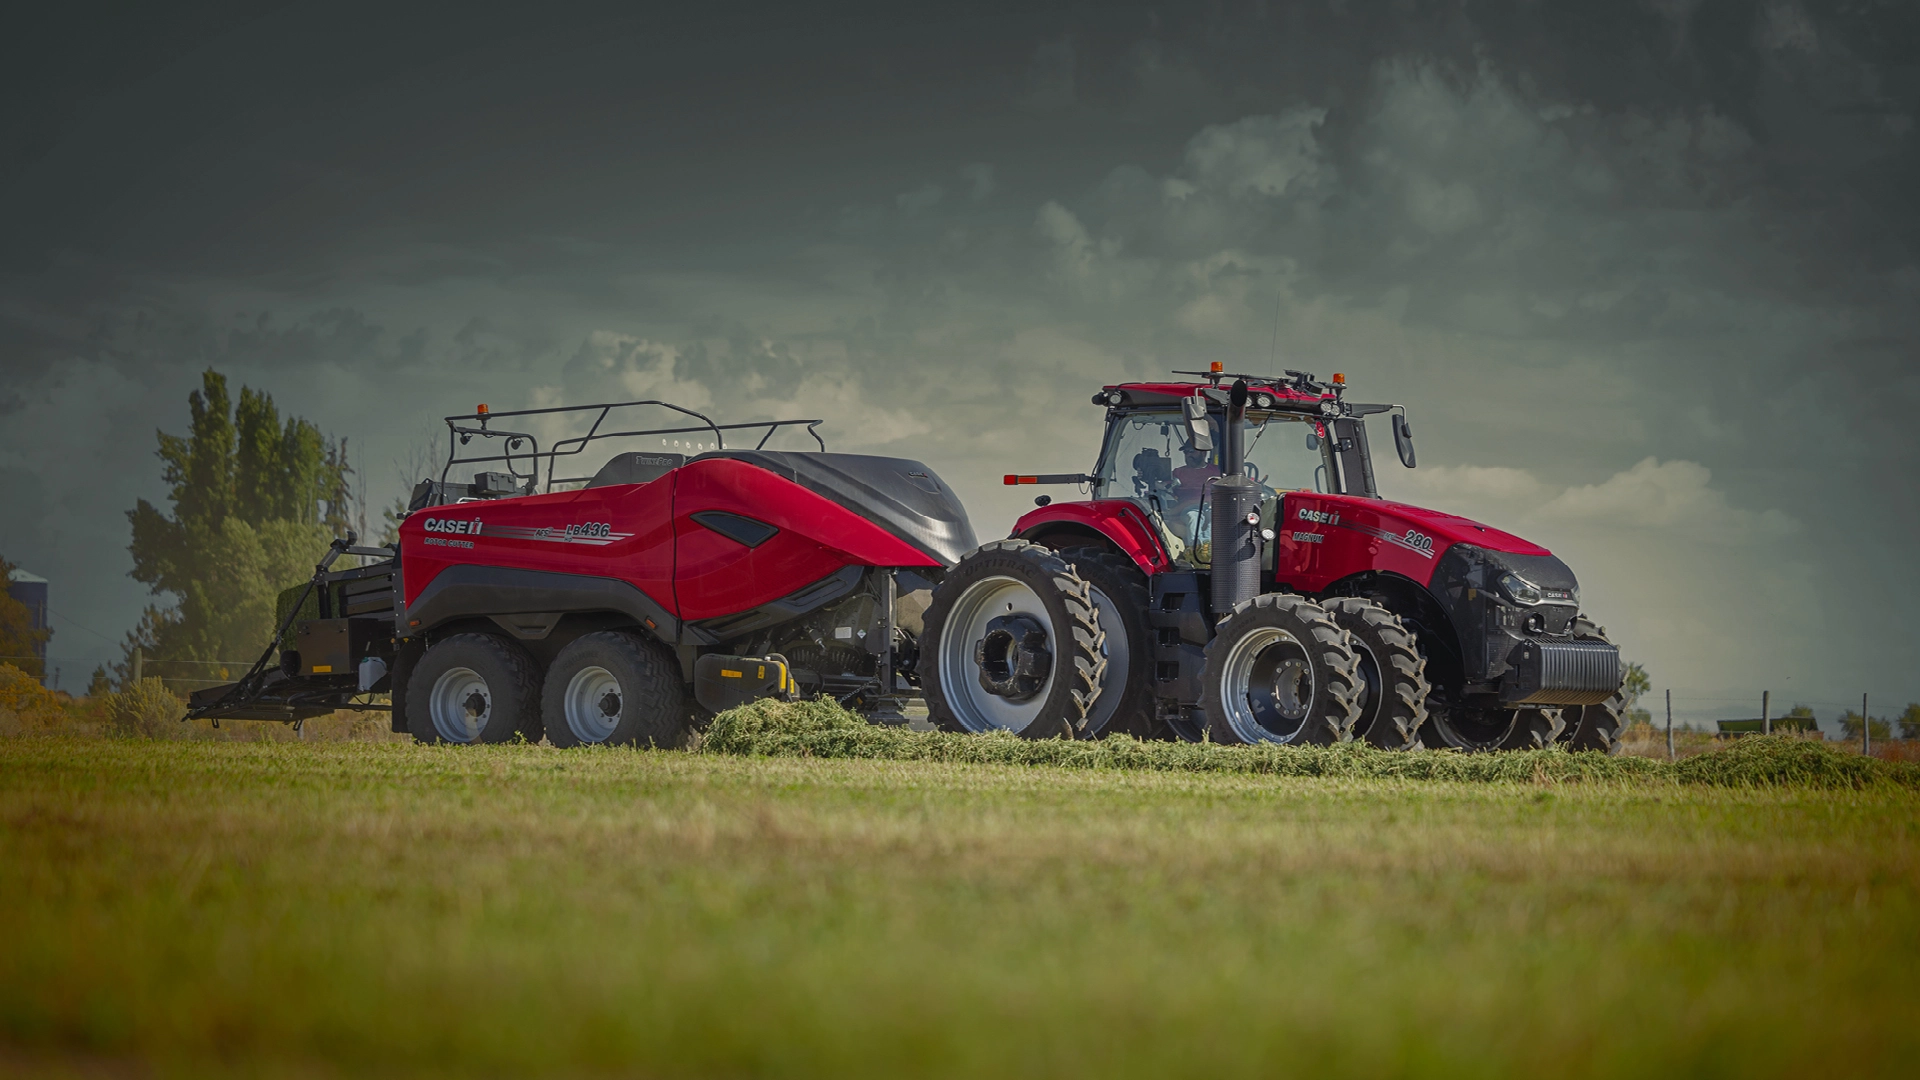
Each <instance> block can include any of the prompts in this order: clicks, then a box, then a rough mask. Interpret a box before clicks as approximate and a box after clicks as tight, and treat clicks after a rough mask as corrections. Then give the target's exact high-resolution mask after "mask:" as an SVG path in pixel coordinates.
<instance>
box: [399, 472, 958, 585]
mask: <svg viewBox="0 0 1920 1080" xmlns="http://www.w3.org/2000/svg"><path fill="white" fill-rule="evenodd" d="M702 510H725V511H728V512H730V513H735V514H740V515H743V516H745V517H750V518H753V519H754V520H756V521H763V522H766V523H767V524H769V525H773V526H775V527H776V528H778V529H779V530H780V531H779V532H777V533H775V534H774V535H773V536H772V537H771V538H769V539H768V540H766V541H764V542H763V543H761V544H759V545H757V546H755V547H751V548H750V547H748V546H746V545H745V544H743V543H741V542H739V541H737V540H733V539H729V538H728V537H725V536H722V535H720V534H719V533H716V532H714V531H713V530H711V529H708V528H706V527H705V526H703V525H701V524H700V523H699V522H697V521H695V520H693V518H692V515H693V514H696V513H698V512H700V511H702ZM400 544H401V565H402V567H403V568H404V569H403V571H402V577H403V578H404V583H405V594H406V600H407V602H408V603H412V602H413V601H414V600H415V599H417V598H418V597H419V595H420V593H421V590H423V589H425V588H426V587H427V585H428V584H429V583H430V582H432V581H433V579H434V578H435V577H438V576H439V574H440V572H441V571H442V570H445V569H446V568H447V567H448V566H452V565H455V564H459V563H471V564H478V565H482V566H503V567H514V568H517V569H524V570H544V571H549V572H553V573H562V574H585V575H589V576H593V577H607V578H617V579H619V580H622V581H627V582H631V583H632V584H633V585H635V586H637V587H638V588H639V589H640V590H641V591H642V592H644V593H646V594H647V595H648V596H650V597H652V598H653V599H654V601H655V602H657V603H659V604H660V606H662V607H664V608H666V609H667V610H668V611H669V612H672V613H673V614H674V615H675V616H677V617H679V618H682V619H708V618H715V617H718V616H722V615H732V614H736V613H738V612H741V611H746V610H747V609H749V608H754V607H758V606H759V605H761V604H764V603H767V602H769V601H772V600H778V599H779V598H781V597H783V596H786V595H787V594H789V593H791V592H793V591H795V590H796V589H799V588H801V587H802V586H805V585H808V584H811V583H813V582H815V581H818V580H820V579H821V578H823V577H826V576H827V575H828V574H831V573H833V572H834V571H836V570H839V569H840V568H841V567H843V566H849V565H860V566H894V567H932V566H939V565H940V564H939V563H938V562H937V561H936V560H934V559H933V558H931V557H930V556H928V555H925V554H923V553H921V552H920V551H919V550H917V549H915V548H914V547H912V546H911V545H909V544H907V543H906V542H905V541H903V540H900V539H899V538H897V537H895V536H894V535H893V534H891V533H889V532H887V531H886V530H884V529H882V528H880V527H879V526H877V525H875V524H873V523H872V522H870V521H868V520H867V519H866V518H863V517H861V516H860V515H858V514H855V513H854V512H852V511H850V510H847V509H846V508H844V507H842V506H840V505H839V504H838V503H835V502H832V501H831V500H828V499H826V498H824V497H822V496H820V495H817V494H815V493H813V492H812V491H809V490H807V489H806V488H804V487H801V486H800V485H798V484H796V483H794V482H792V481H791V480H788V479H786V478H784V477H781V476H777V475H775V474H773V473H770V472H768V471H766V470H765V469H761V468H757V467H755V466H753V465H748V464H746V463H744V462H739V461H733V460H729V459H725V458H708V459H704V460H697V461H693V462H690V463H688V464H687V465H685V466H682V467H681V468H679V469H677V470H675V471H674V472H671V473H668V474H667V475H666V476H663V477H661V478H660V479H658V480H654V481H652V482H650V483H645V484H621V485H615V486H609V487H600V488H588V489H585V490H581V491H567V492H558V493H555V494H552V495H534V496H528V497H524V498H517V499H499V500H487V501H476V502H465V503H458V504H455V505H451V506H438V507H433V508H430V509H427V510H422V511H419V512H416V513H413V514H410V515H408V517H407V520H406V521H405V522H403V523H402V524H401V526H400Z"/></svg>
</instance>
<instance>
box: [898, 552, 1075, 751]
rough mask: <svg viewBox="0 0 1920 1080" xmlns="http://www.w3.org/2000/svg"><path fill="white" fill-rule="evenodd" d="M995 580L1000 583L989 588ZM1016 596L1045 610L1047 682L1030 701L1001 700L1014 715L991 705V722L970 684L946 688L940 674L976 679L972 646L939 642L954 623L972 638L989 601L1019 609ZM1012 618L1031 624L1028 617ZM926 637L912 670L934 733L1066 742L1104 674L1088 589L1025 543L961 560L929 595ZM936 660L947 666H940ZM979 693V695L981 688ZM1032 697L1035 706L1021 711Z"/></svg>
mask: <svg viewBox="0 0 1920 1080" xmlns="http://www.w3.org/2000/svg"><path fill="white" fill-rule="evenodd" d="M996 581H999V582H1004V583H1006V584H1005V585H995V584H994V582H996ZM982 590H985V591H984V592H983V591H982ZM1023 591H1024V592H1025V593H1026V594H1030V596H1031V598H1032V600H1037V601H1038V603H1037V604H1033V603H1031V602H1029V604H1028V606H1033V607H1038V608H1042V609H1044V613H1045V616H1046V622H1047V627H1046V629H1047V632H1048V644H1049V646H1051V648H1052V650H1053V655H1052V657H1051V660H1050V662H1049V668H1048V675H1047V678H1046V680H1045V682H1044V683H1043V685H1042V686H1041V687H1040V688H1039V689H1038V690H1037V691H1036V692H1035V695H1034V697H1032V698H1024V699H1019V700H1017V701H1014V700H1012V699H1004V698H1003V699H1002V700H1009V701H1010V702H1011V703H1012V704H1013V705H1018V706H1020V707H1019V708H1000V707H998V706H991V708H993V709H994V710H995V711H996V712H997V713H998V715H989V714H988V713H987V712H986V711H984V710H983V708H982V699H980V698H979V697H978V695H976V694H975V693H974V691H973V687H972V685H971V684H968V685H964V686H961V687H957V688H956V687H952V686H948V685H947V684H946V679H945V677H943V675H942V668H943V667H946V668H948V669H950V671H949V674H950V675H952V676H953V677H954V678H968V679H973V680H978V679H979V677H980V669H979V668H978V666H977V665H976V664H975V662H974V660H973V653H972V646H973V643H972V642H970V641H965V640H963V641H961V642H960V644H959V645H958V646H953V645H952V643H950V642H949V641H947V640H946V639H947V638H948V637H949V636H950V635H949V628H950V624H951V623H954V622H955V621H956V620H958V621H959V622H961V623H963V624H965V625H964V626H963V627H961V628H959V629H958V631H957V632H959V633H961V634H962V636H963V637H965V638H971V637H973V635H974V633H976V632H979V630H978V628H977V627H973V626H972V625H971V624H973V623H974V622H977V621H979V620H980V617H981V616H982V615H984V614H985V607H984V605H985V603H986V600H987V597H988V595H989V594H990V595H992V596H993V597H996V598H997V597H999V596H1000V595H1001V594H1002V593H1005V594H1007V595H1008V596H1010V597H1012V598H1013V600H1014V602H1018V601H1019V600H1021V599H1024V597H1022V596H1021V595H1020V594H1021V593H1022V592H1023ZM995 602H996V604H997V602H998V600H997V599H996V601H995ZM1009 610H1012V607H1011V604H1010V605H1009ZM1018 614H1022V615H1027V616H1029V617H1031V616H1032V615H1034V614H1035V613H1033V612H1019V613H1018ZM925 631H926V632H925V633H924V634H923V635H922V636H921V643H920V662H919V664H918V666H917V667H916V671H917V672H918V674H919V677H920V690H921V693H922V694H923V695H924V696H925V698H926V702H927V715H928V718H929V719H930V720H932V721H933V723H934V725H935V726H936V727H939V728H940V729H941V730H943V731H957V732H984V731H989V730H1001V731H1011V732H1012V733H1014V734H1016V735H1019V736H1020V737H1021V738H1024V739H1054V738H1061V739H1071V738H1075V737H1077V736H1079V735H1080V734H1081V733H1082V732H1083V731H1084V730H1085V729H1086V726H1087V714H1088V712H1089V710H1090V709H1091V708H1092V707H1093V703H1094V699H1095V698H1096V697H1097V696H1098V695H1099V693H1100V680H1101V677H1102V676H1103V675H1104V674H1105V672H1106V662H1107V661H1106V656H1105V655H1104V651H1105V650H1104V645H1105V635H1104V634H1103V632H1102V631H1101V629H1100V622H1099V619H1098V618H1096V617H1095V615H1094V607H1093V596H1092V592H1091V590H1089V589H1088V587H1087V583H1086V582H1085V581H1084V580H1082V579H1081V577H1080V575H1078V574H1076V573H1074V570H1073V567H1072V566H1071V565H1069V564H1068V563H1067V561H1066V560H1065V559H1063V558H1061V557H1060V556H1059V555H1057V554H1055V553H1054V552H1053V551H1052V550H1051V549H1049V548H1045V547H1042V546H1041V545H1039V544H1034V543H1029V542H1027V541H1025V540H997V541H994V542H993V543H990V544H982V545H981V546H980V547H978V548H975V549H974V550H973V551H971V552H969V553H967V555H965V556H964V557H963V558H961V560H960V561H959V562H958V563H957V564H955V565H954V567H953V569H951V570H948V571H947V573H946V576H945V577H943V578H942V579H941V581H940V584H939V585H938V586H937V587H935V589H934V590H933V602H932V604H930V605H929V606H928V607H927V612H926V619H925ZM954 647H958V648H960V649H962V650H965V653H964V657H963V658H960V659H956V658H955V657H953V656H949V655H948V654H949V652H950V650H951V648H954ZM943 658H944V659H945V660H946V661H948V662H946V663H943ZM981 692H982V693H985V692H986V691H985V690H984V688H983V689H982V691H981ZM990 696H991V695H990ZM1035 698H1037V699H1038V700H1037V701H1036V702H1035V704H1033V705H1032V706H1027V705H1026V702H1027V701H1034V700H1035ZM1022 714H1024V715H1025V720H1024V722H1022V723H1020V724H1019V725H1018V726H1015V724H1014V723H1012V722H1011V721H1013V720H1018V719H1019V718H1020V716H1021V715H1022ZM1000 721H1007V722H1000Z"/></svg>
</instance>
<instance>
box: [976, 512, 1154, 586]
mask: <svg viewBox="0 0 1920 1080" xmlns="http://www.w3.org/2000/svg"><path fill="white" fill-rule="evenodd" d="M1060 524H1066V525H1074V526H1082V527H1085V528H1090V529H1092V530H1094V531H1095V532H1097V533H1099V534H1100V535H1102V536H1104V537H1106V538H1107V539H1108V540H1110V541H1112V542H1113V546H1114V547H1116V548H1118V549H1120V551H1122V552H1123V553H1125V554H1126V555H1127V557H1128V558H1130V559H1132V560H1133V561H1134V563H1135V565H1137V566H1139V567H1140V569H1141V570H1142V571H1143V572H1144V573H1146V574H1149V575H1152V574H1157V573H1160V572H1161V571H1162V570H1165V569H1167V568H1168V567H1169V566H1171V565H1172V560H1170V559H1169V558H1167V549H1166V548H1165V547H1164V546H1162V545H1161V543H1160V536H1159V534H1158V533H1157V532H1156V531H1155V530H1154V528H1153V525H1152V523H1151V522H1149V521H1148V520H1147V514H1146V511H1144V510H1142V509H1140V507H1139V506H1138V505H1136V504H1135V503H1133V502H1131V501H1129V500H1127V499H1095V500H1092V501H1089V502H1068V503H1062V502H1056V503H1049V504H1047V505H1046V506H1042V507H1040V508H1038V509H1036V510H1033V511H1032V512H1030V513H1028V514H1027V515H1026V516H1025V517H1023V518H1021V519H1020V520H1019V521H1016V522H1014V523H1013V535H1014V536H1020V537H1032V536H1035V535H1038V534H1040V533H1043V532H1045V531H1046V529H1047V527H1048V526H1057V525H1060Z"/></svg>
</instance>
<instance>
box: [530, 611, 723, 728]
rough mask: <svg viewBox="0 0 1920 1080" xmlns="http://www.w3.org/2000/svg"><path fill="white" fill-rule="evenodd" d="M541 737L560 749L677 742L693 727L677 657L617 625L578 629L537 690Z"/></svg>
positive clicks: (689, 705)
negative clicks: (543, 732) (544, 732)
mask: <svg viewBox="0 0 1920 1080" xmlns="http://www.w3.org/2000/svg"><path fill="white" fill-rule="evenodd" d="M540 714H541V716H542V718H543V719H544V720H545V721H546V729H547V741H548V742H551V743H552V744H553V745H555V746H559V747H572V746H591V745H598V744H603V743H604V744H608V745H614V746H657V747H661V748H679V747H683V746H685V745H686V744H687V739H688V737H689V736H690V735H691V734H692V733H693V724H692V717H693V706H692V703H691V698H690V697H689V695H688V693H687V687H686V684H684V683H682V682H681V681H680V662H679V661H678V660H677V659H675V657H674V656H673V654H672V653H670V652H668V651H667V650H666V649H665V648H664V647H663V646H661V645H659V644H657V643H655V642H653V641H650V640H648V639H646V638H644V637H641V636H640V635H639V634H635V633H631V632H628V631H624V630H602V631H600V632H598V633H593V634H585V635H582V636H580V637H578V638H575V639H574V640H573V641H571V642H569V643H568V644H567V646H566V647H565V648H563V649H561V650H560V655H559V656H557V657H555V658H554V660H553V666H552V667H551V668H549V669H547V679H546V688H545V689H544V690H543V691H542V693H541V695H540Z"/></svg>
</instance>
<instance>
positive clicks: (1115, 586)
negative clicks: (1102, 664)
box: [1060, 547, 1165, 739]
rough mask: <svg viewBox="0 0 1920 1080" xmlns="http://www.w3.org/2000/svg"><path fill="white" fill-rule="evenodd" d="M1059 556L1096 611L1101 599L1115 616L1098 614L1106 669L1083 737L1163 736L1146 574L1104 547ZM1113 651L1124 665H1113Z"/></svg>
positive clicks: (1065, 550)
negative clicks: (1080, 580)
mask: <svg viewBox="0 0 1920 1080" xmlns="http://www.w3.org/2000/svg"><path fill="white" fill-rule="evenodd" d="M1060 557H1061V558H1063V559H1066V560H1067V562H1068V563H1069V564H1070V565H1072V567H1073V569H1074V572H1075V573H1077V574H1079V575H1080V576H1081V578H1083V579H1085V581H1086V583H1087V586H1088V588H1090V589H1091V590H1092V598H1093V602H1094V608H1095V610H1096V612H1099V609H1100V606H1101V600H1102V598H1103V597H1104V598H1105V600H1106V606H1107V609H1108V610H1111V611H1113V612H1114V614H1115V615H1116V616H1117V618H1116V619H1114V620H1109V619H1108V618H1107V617H1106V614H1105V613H1104V612H1100V613H1099V619H1100V631H1101V633H1102V634H1103V635H1105V637H1106V643H1105V645H1106V654H1105V655H1106V660H1107V668H1106V673H1105V675H1104V676H1103V678H1102V679H1101V686H1100V694H1099V696H1098V697H1096V698H1095V699H1094V702H1093V707H1092V709H1091V710H1090V711H1089V712H1088V714H1087V727H1086V731H1085V732H1084V737H1086V738H1090V739H1091V738H1100V737H1102V736H1105V735H1131V736H1133V737H1135V738H1138V739H1150V738H1154V737H1156V736H1157V737H1162V738H1164V737H1165V733H1163V732H1161V731H1160V730H1159V728H1160V724H1159V722H1158V721H1157V720H1156V719H1155V709H1154V696H1153V631H1152V628H1151V627H1149V626H1148V625H1147V609H1148V608H1149V607H1151V606H1152V603H1153V601H1152V596H1151V594H1150V593H1149V592H1148V591H1147V576H1146V575H1145V574H1143V573H1141V572H1140V568H1139V567H1138V566H1136V565H1134V561H1133V560H1132V559H1129V558H1127V557H1126V556H1125V555H1121V554H1118V553H1116V552H1113V551H1109V550H1107V549H1105V548H1096V547H1069V548H1061V549H1060ZM1110 622H1117V623H1118V625H1110ZM1116 645H1117V646H1118V647H1117V648H1116ZM1116 652H1118V653H1120V654H1121V659H1122V660H1123V661H1124V663H1122V664H1118V665H1116V664H1115V663H1114V659H1115V657H1114V653H1116Z"/></svg>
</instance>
